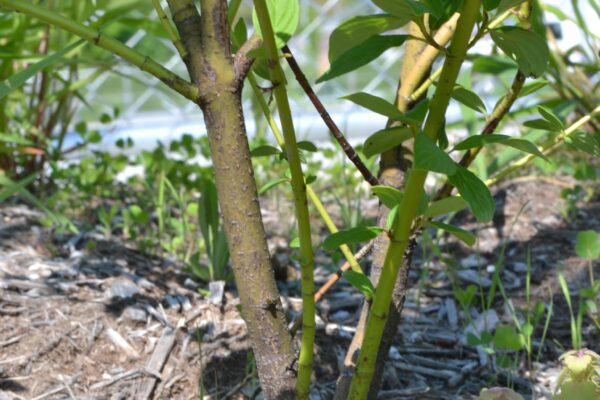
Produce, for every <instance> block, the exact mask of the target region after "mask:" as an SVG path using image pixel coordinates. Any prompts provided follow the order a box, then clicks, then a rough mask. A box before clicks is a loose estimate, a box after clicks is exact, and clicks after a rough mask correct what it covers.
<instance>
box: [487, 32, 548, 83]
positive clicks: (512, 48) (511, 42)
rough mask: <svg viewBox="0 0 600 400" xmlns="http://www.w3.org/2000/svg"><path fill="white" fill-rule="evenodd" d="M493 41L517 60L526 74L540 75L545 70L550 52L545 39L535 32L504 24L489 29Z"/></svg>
mask: <svg viewBox="0 0 600 400" xmlns="http://www.w3.org/2000/svg"><path fill="white" fill-rule="evenodd" d="M490 35H491V37H492V39H493V40H494V42H495V43H496V44H497V45H498V47H500V48H501V49H502V51H504V53H506V54H507V55H508V56H509V57H511V58H512V59H513V60H515V61H516V62H517V64H518V65H519V69H520V70H521V71H523V73H524V74H525V75H527V76H531V75H533V76H541V75H542V74H543V73H544V71H545V70H546V66H547V65H548V60H549V58H550V52H549V50H548V46H547V45H546V42H545V40H544V39H543V38H542V37H540V36H539V35H538V34H537V33H535V32H532V31H528V30H526V29H523V28H520V27H516V26H504V27H501V28H498V29H493V30H491V31H490Z"/></svg>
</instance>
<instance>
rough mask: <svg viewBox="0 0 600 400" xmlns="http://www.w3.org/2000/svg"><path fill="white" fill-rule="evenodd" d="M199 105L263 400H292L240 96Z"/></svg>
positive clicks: (289, 357) (289, 364)
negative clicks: (206, 130)
mask: <svg viewBox="0 0 600 400" xmlns="http://www.w3.org/2000/svg"><path fill="white" fill-rule="evenodd" d="M211 97H212V99H211V100H209V101H207V102H205V103H204V104H203V105H202V109H203V111H204V120H205V121H206V126H207V128H208V137H209V141H210V148H211V153H212V159H213V165H214V170H215V181H216V185H217V191H218V194H219V204H220V206H221V212H222V214H223V220H224V224H225V231H226V234H227V240H228V242H229V248H230V252H231V262H232V265H233V272H234V276H235V281H236V284H237V288H238V291H239V294H240V300H241V304H242V315H243V317H244V320H245V321H246V324H247V325H248V332H249V335H250V340H251V341H252V348H253V349H254V356H255V358H256V364H257V368H258V373H259V378H260V380H261V386H262V389H263V392H264V395H265V397H266V398H267V399H287V398H289V399H291V398H293V394H294V383H295V374H294V370H293V367H294V365H293V364H294V362H295V356H294V351H293V346H292V341H291V337H290V335H289V332H288V331H287V328H286V324H285V316H284V313H283V309H282V306H281V302H280V300H279V292H278V290H277V286H276V284H275V278H274V275H273V270H272V267H271V262H270V256H269V251H268V249H267V241H266V235H265V230H264V227H263V223H262V217H261V213H260V207H259V203H258V195H257V190H256V183H255V181H254V173H253V169H252V163H251V161H250V150H249V148H248V141H247V136H246V129H245V125H244V119H243V114H242V109H241V102H240V95H239V93H237V92H231V91H228V90H221V91H218V95H216V96H211Z"/></svg>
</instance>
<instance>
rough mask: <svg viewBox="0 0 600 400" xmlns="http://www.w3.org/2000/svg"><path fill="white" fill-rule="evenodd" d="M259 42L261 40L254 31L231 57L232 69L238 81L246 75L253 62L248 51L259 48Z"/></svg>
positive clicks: (260, 42)
mask: <svg viewBox="0 0 600 400" xmlns="http://www.w3.org/2000/svg"><path fill="white" fill-rule="evenodd" d="M261 44H262V40H261V39H260V36H258V35H257V34H256V33H254V34H253V35H252V36H250V38H249V39H248V40H246V43H244V44H243V45H242V46H241V47H240V48H239V49H238V51H237V52H236V53H235V55H234V57H233V69H234V71H235V77H236V79H237V80H239V81H240V82H241V81H243V80H244V78H245V77H246V76H247V75H248V71H249V70H250V68H251V67H252V64H253V63H254V58H253V57H249V56H248V53H249V52H251V51H252V50H254V49H257V48H259V47H260V45H261Z"/></svg>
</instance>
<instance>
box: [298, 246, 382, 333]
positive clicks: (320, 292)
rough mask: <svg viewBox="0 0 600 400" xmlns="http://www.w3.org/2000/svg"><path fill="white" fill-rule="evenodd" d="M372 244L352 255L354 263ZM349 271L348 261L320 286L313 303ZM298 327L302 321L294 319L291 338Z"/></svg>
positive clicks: (367, 251)
mask: <svg viewBox="0 0 600 400" xmlns="http://www.w3.org/2000/svg"><path fill="white" fill-rule="evenodd" d="M374 243H375V241H374V240H371V241H370V242H369V243H367V244H365V245H364V246H363V247H361V249H360V250H358V252H357V253H356V254H355V255H354V258H355V259H356V261H359V260H360V259H361V258H363V257H364V256H366V255H367V254H368V253H369V251H371V249H372V248H373V244H374ZM349 269H350V263H349V262H348V261H346V262H345V263H344V264H343V265H342V266H341V267H340V268H339V269H338V270H337V271H336V272H335V274H333V275H331V277H330V278H329V279H328V280H327V282H325V283H324V284H323V286H321V287H320V288H319V290H317V292H316V293H315V303H316V302H318V301H319V300H321V298H322V297H323V296H324V295H325V293H327V291H328V290H329V288H330V287H331V286H333V284H334V283H336V282H337V281H338V280H339V279H340V278H341V277H342V274H343V273H344V272H345V271H347V270H349ZM300 326H302V319H301V318H296V319H295V320H294V322H293V323H292V325H291V327H290V333H291V334H292V336H293V335H295V334H296V332H298V329H300Z"/></svg>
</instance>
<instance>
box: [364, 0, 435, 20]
mask: <svg viewBox="0 0 600 400" xmlns="http://www.w3.org/2000/svg"><path fill="white" fill-rule="evenodd" d="M373 3H375V5H376V6H377V7H379V8H381V9H382V10H383V11H385V12H387V13H390V14H392V15H394V16H396V17H400V18H402V17H404V18H406V17H408V18H409V19H410V20H411V21H416V20H418V19H420V18H421V16H422V15H423V14H427V13H431V12H432V10H431V9H430V8H429V7H427V6H426V5H425V4H423V3H419V2H417V1H414V0H373Z"/></svg>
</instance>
